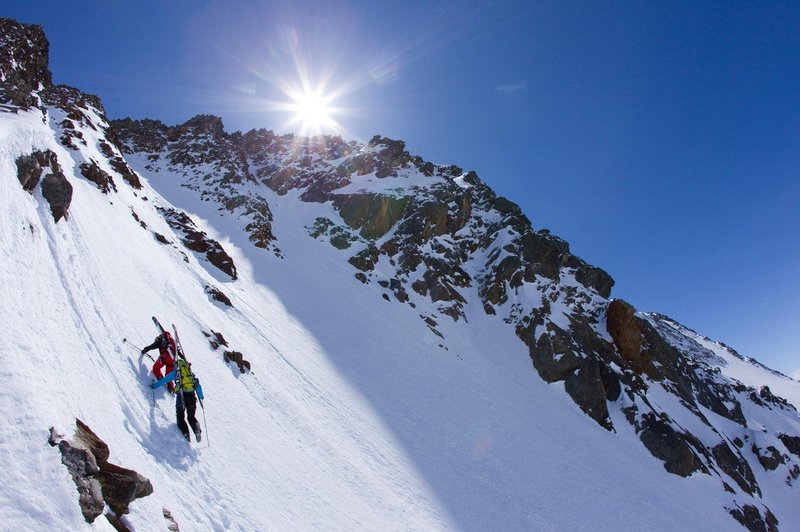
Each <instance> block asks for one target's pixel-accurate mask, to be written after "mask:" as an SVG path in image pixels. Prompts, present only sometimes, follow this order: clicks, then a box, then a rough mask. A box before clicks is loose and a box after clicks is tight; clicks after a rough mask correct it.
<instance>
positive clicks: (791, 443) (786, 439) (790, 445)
mask: <svg viewBox="0 0 800 532" xmlns="http://www.w3.org/2000/svg"><path fill="white" fill-rule="evenodd" d="M778 439H779V440H781V442H783V444H784V445H785V446H786V448H787V449H788V450H789V452H790V453H792V454H793V455H795V456H797V457H800V436H790V435H788V434H778Z"/></svg>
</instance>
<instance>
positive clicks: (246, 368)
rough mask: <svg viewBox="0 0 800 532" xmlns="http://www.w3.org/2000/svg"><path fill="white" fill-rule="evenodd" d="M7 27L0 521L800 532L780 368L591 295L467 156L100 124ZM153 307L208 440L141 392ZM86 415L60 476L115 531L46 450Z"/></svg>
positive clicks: (789, 411)
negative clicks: (188, 377) (166, 327)
mask: <svg viewBox="0 0 800 532" xmlns="http://www.w3.org/2000/svg"><path fill="white" fill-rule="evenodd" d="M0 42H1V43H2V48H1V50H2V52H0V81H1V82H2V85H0V98H1V99H2V101H0V198H2V206H1V207H0V232H2V239H1V240H0V246H2V253H1V254H0V271H1V272H2V279H3V283H2V287H1V288H0V290H1V292H0V295H2V301H3V303H2V305H0V319H1V320H2V323H4V325H5V334H3V335H2V336H0V353H1V354H2V374H1V375H2V376H1V377H0V379H1V381H0V382H2V386H0V390H2V393H0V410H1V411H2V414H3V417H4V419H6V420H7V422H6V423H5V424H4V425H3V427H2V428H0V441H1V442H2V445H0V453H2V457H3V463H4V465H5V467H4V468H3V472H2V478H3V487H2V488H0V522H2V523H4V526H8V527H9V529H19V530H22V529H51V528H56V529H70V530H75V529H81V528H82V527H88V528H100V529H103V528H110V527H111V526H112V525H111V524H110V523H111V522H114V523H115V525H114V526H117V527H121V526H127V527H129V528H130V529H137V530H155V529H163V528H166V527H167V526H172V527H173V528H174V527H175V526H176V523H177V526H180V527H182V528H183V529H184V530H209V529H218V530H221V529H234V530H237V529H238V530H263V529H275V530H279V529H281V530H282V529H320V528H322V529H334V530H352V529H414V530H431V529H436V530H440V529H463V530H523V529H524V530H530V529H534V530H555V529H558V530H561V529H568V530H581V529H597V528H600V529H619V528H625V529H648V530H662V529H663V530H674V529H679V528H680V529H689V528H694V529H696V528H704V529H711V528H713V529H738V528H740V524H741V525H743V526H746V527H747V528H749V529H750V530H773V529H782V530H794V529H798V528H800V505H798V504H797V501H798V495H800V491H799V489H800V488H798V482H800V480H798V479H799V478H800V416H798V412H797V408H798V407H800V383H798V382H797V381H794V380H792V379H789V378H788V377H786V376H783V375H781V374H779V373H776V372H774V371H771V370H769V369H768V368H765V367H763V366H761V365H760V364H758V363H757V362H755V361H754V360H751V359H745V358H743V357H741V356H739V355H738V354H737V353H736V352H735V351H733V350H732V349H730V348H728V347H726V346H725V345H723V344H720V343H716V342H713V341H711V340H709V339H707V338H705V337H703V336H702V335H700V334H698V333H696V332H694V331H691V330H690V329H688V328H686V327H683V326H681V325H680V324H678V323H676V322H674V321H673V320H671V319H669V318H667V317H665V316H663V315H659V314H649V313H642V312H637V311H636V310H635V309H634V308H633V307H632V306H631V305H629V304H628V303H626V302H624V301H621V300H613V299H610V297H611V289H612V286H613V280H612V279H611V277H610V276H609V275H608V274H607V273H606V272H604V271H603V270H601V269H599V268H596V267H593V266H591V265H589V264H587V263H586V262H585V261H583V260H581V259H580V258H578V257H576V256H574V255H572V254H571V253H570V250H569V245H568V243H567V242H565V241H563V240H561V239H559V238H557V237H555V236H553V235H551V234H549V232H547V231H546V230H535V229H534V228H533V226H532V225H531V222H530V220H529V219H528V218H527V216H526V215H525V214H524V213H522V212H521V211H520V209H519V207H518V206H517V205H515V204H514V203H513V202H511V201H509V200H508V199H505V198H502V197H499V196H497V195H496V194H495V193H494V192H493V191H492V189H491V188H490V187H489V186H488V185H487V184H486V183H484V182H483V181H481V180H480V179H479V178H478V176H477V175H475V174H474V173H473V172H464V171H463V170H462V169H460V168H458V167H456V166H443V165H437V164H433V163H430V162H427V161H424V160H422V159H421V158H420V157H416V156H413V155H412V154H410V153H408V152H407V151H406V149H405V145H404V143H403V142H401V141H396V140H390V139H387V138H382V137H379V136H376V137H375V138H373V139H372V140H371V141H370V142H368V143H366V144H360V143H357V142H353V141H346V140H343V139H341V138H338V137H315V138H310V139H309V138H300V137H293V136H278V135H275V134H274V133H272V132H270V131H268V130H254V131H249V132H246V133H239V132H237V133H227V132H226V131H225V129H224V127H223V124H222V121H221V120H220V119H219V118H216V117H213V116H207V115H201V116H197V117H195V118H193V119H191V120H189V121H188V122H186V123H185V124H182V125H177V126H168V125H165V124H163V123H161V122H159V121H156V120H130V119H125V120H115V121H109V120H108V118H107V117H106V115H105V112H104V110H103V106H102V103H101V101H100V99H99V98H97V97H95V96H92V95H87V94H84V93H82V92H81V91H79V90H77V89H73V88H69V87H64V86H58V85H53V84H52V81H51V76H50V73H49V70H48V66H47V40H46V38H45V37H44V34H43V33H42V31H41V28H39V27H37V26H29V25H22V24H18V23H16V22H14V21H10V20H7V19H2V20H0ZM153 315H155V316H158V317H159V318H160V319H161V320H162V322H165V323H174V324H175V325H176V327H177V330H178V331H179V332H180V335H181V340H182V342H183V344H184V347H185V350H186V352H187V355H188V356H189V359H190V361H191V362H192V363H193V369H194V370H195V372H196V373H197V375H198V376H199V377H200V378H201V380H202V382H203V388H204V390H205V393H206V401H205V410H204V414H205V416H206V418H205V420H206V422H207V431H206V434H205V435H206V439H205V440H204V442H203V443H201V444H191V445H190V444H187V443H186V442H184V441H183V440H182V439H181V438H180V435H179V433H178V431H177V430H176V428H175V423H174V413H173V408H174V407H173V404H172V399H171V398H170V397H168V396H167V395H165V394H164V392H163V391H158V392H156V394H155V395H153V394H152V393H151V391H150V389H149V388H147V387H146V384H147V383H149V381H150V377H149V374H148V371H149V365H150V364H151V363H150V361H149V360H147V359H142V357H141V356H140V354H139V353H138V348H139V347H141V346H142V345H145V344H149V343H150V342H151V341H152V340H153V337H154V336H155V334H156V331H155V329H154V327H153V325H152V322H151V320H150V317H151V316H153ZM132 346H133V347H132ZM75 418H79V419H80V420H81V422H82V423H85V427H86V429H84V428H80V429H78V431H77V435H76V436H74V437H73V436H71V434H72V431H73V430H74V427H75V424H76V422H75ZM50 427H53V429H54V433H53V435H52V436H51V438H52V441H53V443H55V444H58V447H59V449H55V448H54V447H52V446H50V445H48V444H47V443H48V436H49V435H50V434H49V432H48V430H49V428H50ZM87 430H89V431H93V433H95V434H96V436H98V437H100V438H102V439H103V440H104V441H105V442H106V443H107V444H108V449H109V450H110V456H108V454H107V453H106V454H105V455H104V457H103V458H99V457H98V458H97V469H98V470H99V472H95V470H94V468H92V467H89V468H88V469H89V470H88V471H84V473H85V474H84V475H83V476H82V477H81V480H80V481H81V482H84V483H85V484H84V486H91V481H92V479H94V478H95V477H97V478H99V479H100V480H101V481H100V484H101V485H102V494H101V495H102V497H103V499H104V502H105V504H106V505H107V506H108V509H109V512H108V513H112V512H114V511H116V512H117V513H122V512H124V511H129V512H130V513H128V514H127V515H125V516H124V517H122V519H121V520H117V519H115V518H114V516H113V515H112V516H111V519H109V520H108V521H106V520H105V519H103V518H99V519H97V520H94V524H92V525H88V524H87V523H86V519H85V513H86V510H85V506H86V505H84V510H83V512H84V513H82V507H81V506H79V504H78V502H79V501H78V499H79V497H78V491H76V483H75V482H73V478H72V476H73V473H74V468H73V469H71V470H68V468H67V467H65V466H64V465H62V457H64V461H65V462H69V460H68V459H67V458H66V457H67V456H68V452H70V451H69V449H73V450H74V449H78V450H80V449H84V448H87V447H89V448H92V449H95V450H96V448H97V447H98V445H89V444H87V443H86V442H87V440H92V438H93V437H92V436H87V434H90V433H89V432H87ZM56 433H58V434H56ZM59 435H63V436H59ZM92 441H94V440H92ZM59 442H61V443H59ZM99 447H102V446H99ZM65 449H66V450H65ZM59 450H61V452H59ZM94 454H95V455H96V454H97V453H96V452H95V453H94ZM101 454H102V453H101ZM109 460H110V461H111V462H113V463H114V464H119V465H120V466H122V467H123V468H126V470H131V471H135V473H130V474H127V475H128V476H127V477H125V475H126V474H124V473H122V472H120V471H119V470H117V469H114V467H116V466H114V467H111V466H108V465H104V464H106V463H107V461H109ZM90 461H91V460H90ZM84 468H85V467H84ZM85 469H86V468H85ZM71 471H72V473H71ZM136 474H138V476H136ZM114 475H117V476H116V477H115V476H114ZM120 476H122V477H125V478H128V479H130V478H135V479H139V480H141V482H139V483H138V484H136V486H137V487H136V489H134V488H133V487H130V489H129V491H130V496H129V497H128V499H133V498H134V496H133V495H134V494H133V492H134V491H136V494H137V495H140V498H136V500H133V501H132V502H131V501H127V502H126V504H125V505H124V506H123V505H121V504H119V503H116V502H115V501H117V499H118V498H119V497H117V499H115V498H114V497H115V495H114V494H113V493H112V491H118V490H119V489H120V488H119V484H115V483H113V482H111V481H110V480H108V479H109V478H112V477H113V478H116V479H119V478H120ZM145 480H149V486H150V487H149V488H148V489H144V487H142V486H145V485H146V483H145ZM139 488H141V489H139ZM91 490H92V488H91V487H85V488H84V491H83V492H82V495H81V499H82V500H84V499H87V498H89V495H91ZM150 491H152V493H149V494H147V495H144V494H145V493H146V492H150ZM86 493H88V494H89V495H86ZM84 495H85V496H84ZM95 495H97V494H95ZM142 495H144V496H142ZM128 503H129V506H128V505H127V504H128ZM102 504H103V500H101V502H100V509H101V510H102ZM166 515H169V519H167V518H166V517H165V516H166Z"/></svg>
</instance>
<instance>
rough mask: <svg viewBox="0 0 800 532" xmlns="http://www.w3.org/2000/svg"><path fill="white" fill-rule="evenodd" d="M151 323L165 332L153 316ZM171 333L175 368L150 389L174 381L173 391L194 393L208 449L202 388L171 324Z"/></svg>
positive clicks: (173, 325)
mask: <svg viewBox="0 0 800 532" xmlns="http://www.w3.org/2000/svg"><path fill="white" fill-rule="evenodd" d="M153 323H154V324H155V326H156V327H157V328H158V330H159V331H160V333H161V334H164V333H165V332H166V331H165V329H164V327H162V326H161V323H160V322H159V321H158V319H157V318H156V317H155V316H153ZM172 332H173V334H174V335H175V336H174V340H175V347H176V351H177V353H173V358H174V359H175V366H174V368H173V369H172V371H170V372H169V373H167V374H166V375H164V377H163V378H161V379H159V380H157V381H155V382H153V383H152V384H151V385H150V387H151V388H158V387H160V386H163V385H165V384H166V383H168V382H170V381H173V380H174V382H175V390H176V392H177V393H183V392H184V391H186V392H194V394H195V395H196V396H197V399H198V400H199V401H200V409H201V410H202V411H203V427H204V429H205V431H206V443H207V444H208V446H209V447H210V446H211V444H210V442H209V439H208V425H207V423H206V407H205V405H204V404H203V399H204V398H205V397H204V395H203V387H202V386H201V385H200V379H198V378H197V376H195V374H194V372H192V370H191V367H192V366H191V363H189V361H188V360H187V359H186V354H185V353H184V351H183V346H182V345H181V340H180V337H179V336H178V329H177V328H176V327H175V324H174V323H173V324H172Z"/></svg>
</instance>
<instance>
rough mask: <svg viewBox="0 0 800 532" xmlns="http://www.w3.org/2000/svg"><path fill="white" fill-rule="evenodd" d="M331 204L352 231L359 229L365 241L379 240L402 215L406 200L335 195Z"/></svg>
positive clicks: (370, 195)
mask: <svg viewBox="0 0 800 532" xmlns="http://www.w3.org/2000/svg"><path fill="white" fill-rule="evenodd" d="M333 204H334V206H336V207H337V208H338V209H339V214H340V215H341V217H342V219H344V221H345V222H346V223H347V225H349V226H350V227H352V228H353V229H360V230H361V236H362V237H364V238H367V239H374V238H380V237H381V236H383V235H385V234H386V232H387V231H389V229H391V227H392V226H393V225H394V224H395V223H396V222H397V220H399V219H400V217H401V216H402V215H403V210H404V209H405V207H406V205H407V204H408V198H394V197H392V196H384V195H382V194H350V195H336V196H334V199H333Z"/></svg>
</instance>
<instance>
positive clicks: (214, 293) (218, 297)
mask: <svg viewBox="0 0 800 532" xmlns="http://www.w3.org/2000/svg"><path fill="white" fill-rule="evenodd" d="M205 292H206V294H208V295H210V296H211V298H212V299H213V300H214V301H219V302H220V303H222V304H223V305H226V306H228V307H232V306H233V303H231V300H230V298H229V297H228V296H226V295H225V294H224V293H223V292H222V291H221V290H220V289H219V288H215V287H213V286H206V288H205Z"/></svg>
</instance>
